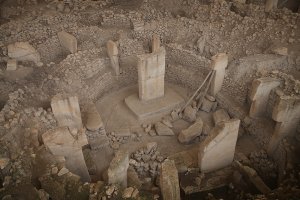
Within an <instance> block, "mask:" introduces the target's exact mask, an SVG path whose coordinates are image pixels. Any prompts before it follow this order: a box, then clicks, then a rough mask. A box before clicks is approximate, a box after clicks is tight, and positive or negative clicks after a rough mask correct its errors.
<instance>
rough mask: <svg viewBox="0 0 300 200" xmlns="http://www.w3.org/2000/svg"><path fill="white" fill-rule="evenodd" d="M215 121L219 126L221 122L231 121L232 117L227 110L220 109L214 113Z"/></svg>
mask: <svg viewBox="0 0 300 200" xmlns="http://www.w3.org/2000/svg"><path fill="white" fill-rule="evenodd" d="M213 119H214V122H215V124H219V123H221V122H224V121H227V120H229V119H230V117H229V115H228V113H227V111H226V110H224V109H219V110H217V111H216V112H214V113H213Z"/></svg>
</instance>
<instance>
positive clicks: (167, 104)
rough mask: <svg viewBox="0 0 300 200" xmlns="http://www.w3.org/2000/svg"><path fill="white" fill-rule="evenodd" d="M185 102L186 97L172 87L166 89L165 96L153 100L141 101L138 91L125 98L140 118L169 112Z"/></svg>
mask: <svg viewBox="0 0 300 200" xmlns="http://www.w3.org/2000/svg"><path fill="white" fill-rule="evenodd" d="M183 103H184V99H183V98H182V97H181V96H180V95H179V94H177V93H176V92H175V91H174V90H172V89H170V88H166V89H165V95H164V96H163V97H161V98H158V99H154V100H151V101H141V100H140V99H139V97H138V93H136V94H133V95H130V96H128V97H127V98H125V104H126V105H127V106H128V107H129V109H130V110H131V111H132V112H133V113H134V114H135V115H136V116H137V118H138V119H139V120H144V119H147V118H152V117H156V116H159V115H164V114H168V113H169V112H171V111H172V110H174V109H175V108H177V107H179V106H182V104H183Z"/></svg>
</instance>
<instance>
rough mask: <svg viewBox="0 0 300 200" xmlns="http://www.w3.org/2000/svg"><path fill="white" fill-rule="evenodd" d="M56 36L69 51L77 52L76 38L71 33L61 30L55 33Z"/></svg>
mask: <svg viewBox="0 0 300 200" xmlns="http://www.w3.org/2000/svg"><path fill="white" fill-rule="evenodd" d="M57 36H58V39H59V42H60V44H61V46H62V47H64V48H65V49H66V50H68V51H70V52H71V53H75V52H77V39H76V38H75V37H74V36H73V35H71V34H69V33H67V32H65V31H61V32H59V33H58V34H57Z"/></svg>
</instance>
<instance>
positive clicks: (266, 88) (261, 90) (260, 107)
mask: <svg viewBox="0 0 300 200" xmlns="http://www.w3.org/2000/svg"><path fill="white" fill-rule="evenodd" d="M279 85H280V81H279V80H278V79H275V78H271V77H265V78H259V79H255V80H254V81H253V82H252V89H251V92H250V95H249V99H250V100H251V107H250V112H249V116H250V117H262V116H264V114H265V113H266V111H267V110H266V109H267V104H268V100H269V95H270V92H271V90H273V89H274V88H276V87H277V86H279Z"/></svg>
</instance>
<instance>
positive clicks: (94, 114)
mask: <svg viewBox="0 0 300 200" xmlns="http://www.w3.org/2000/svg"><path fill="white" fill-rule="evenodd" d="M85 126H86V128H87V129H88V130H90V131H97V130H99V129H100V128H104V124H103V121H102V119H101V116H100V114H99V112H98V111H97V108H96V105H95V104H91V105H90V107H89V109H88V112H87V120H86V125H85Z"/></svg>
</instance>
